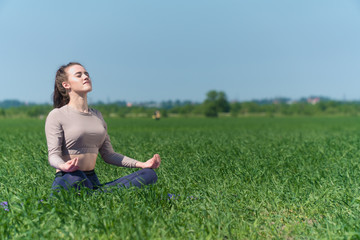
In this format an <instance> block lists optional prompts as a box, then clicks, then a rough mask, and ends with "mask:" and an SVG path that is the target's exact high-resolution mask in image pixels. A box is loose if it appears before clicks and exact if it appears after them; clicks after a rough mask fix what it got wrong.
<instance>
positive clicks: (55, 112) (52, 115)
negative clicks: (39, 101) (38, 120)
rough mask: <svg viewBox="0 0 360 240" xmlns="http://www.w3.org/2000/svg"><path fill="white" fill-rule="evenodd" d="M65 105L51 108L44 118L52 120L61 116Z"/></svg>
mask: <svg viewBox="0 0 360 240" xmlns="http://www.w3.org/2000/svg"><path fill="white" fill-rule="evenodd" d="M65 106H66V105H65ZM65 106H63V107H60V108H54V109H53V110H51V111H50V112H49V114H48V115H47V117H46V119H47V120H50V119H51V120H53V119H54V120H56V119H59V118H61V115H63V112H64V108H65Z"/></svg>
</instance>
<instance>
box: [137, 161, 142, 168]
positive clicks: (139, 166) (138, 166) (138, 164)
mask: <svg viewBox="0 0 360 240" xmlns="http://www.w3.org/2000/svg"><path fill="white" fill-rule="evenodd" d="M135 167H136V168H144V163H143V162H140V161H137V162H136V163H135Z"/></svg>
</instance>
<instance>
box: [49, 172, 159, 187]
mask: <svg viewBox="0 0 360 240" xmlns="http://www.w3.org/2000/svg"><path fill="white" fill-rule="evenodd" d="M156 180H157V175H156V173H155V171H154V170H153V169H150V168H145V169H141V170H139V171H137V172H133V173H131V174H129V175H127V176H125V177H121V178H118V179H116V180H114V181H112V182H108V183H104V184H101V183H100V181H99V179H98V177H97V175H96V173H95V171H94V170H92V171H80V170H77V171H75V172H62V171H61V172H57V173H56V174H55V179H54V182H53V184H52V189H53V190H57V189H60V188H64V189H66V190H68V189H69V188H75V189H81V188H84V187H85V188H90V189H94V190H95V189H98V188H101V189H102V190H104V191H106V188H107V187H109V186H117V187H125V188H128V187H130V186H136V187H139V188H141V187H142V186H144V185H148V184H154V183H155V182H156Z"/></svg>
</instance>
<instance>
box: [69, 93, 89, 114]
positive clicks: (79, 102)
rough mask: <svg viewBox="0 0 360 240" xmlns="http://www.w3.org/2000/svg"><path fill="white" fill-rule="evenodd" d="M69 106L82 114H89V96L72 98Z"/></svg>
mask: <svg viewBox="0 0 360 240" xmlns="http://www.w3.org/2000/svg"><path fill="white" fill-rule="evenodd" d="M68 105H69V106H70V107H72V108H74V109H76V110H78V111H80V112H84V113H88V112H89V106H88V103H87V95H85V96H79V95H77V96H71V97H70V101H69V103H68Z"/></svg>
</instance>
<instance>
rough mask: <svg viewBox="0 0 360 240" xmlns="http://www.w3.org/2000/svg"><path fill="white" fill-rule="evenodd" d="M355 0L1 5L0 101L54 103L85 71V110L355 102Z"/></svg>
mask: <svg viewBox="0 0 360 240" xmlns="http://www.w3.org/2000/svg"><path fill="white" fill-rule="evenodd" d="M359 44H360V1H358V0H315V1H314V0H291V1H289V0H272V1H270V0H244V1H242V0H191V1H190V0H181V1H176V0H174V1H168V0H152V1H140V0H137V1H130V0H127V1H125V0H118V1H115V0H112V1H110V0H105V1H95V0H88V1H80V0H78V1H68V0H63V1H46V0H38V1H36V0H34V1H26V0H23V1H21V0H15V1H10V0H8V1H7V0H0V73H1V76H0V82H1V87H0V101H1V100H4V99H18V100H22V101H27V102H37V103H42V102H50V101H51V93H52V91H53V85H54V76H55V72H56V70H57V68H58V67H59V66H61V65H62V64H65V63H68V62H70V61H78V62H80V63H82V64H83V65H84V66H85V67H86V68H87V70H88V71H89V72H90V75H91V77H92V80H93V87H94V88H93V91H92V92H91V93H90V94H89V99H90V101H92V102H95V101H98V100H102V101H105V102H106V101H115V100H125V101H129V102H140V101H151V100H153V101H162V100H176V99H179V100H191V101H203V100H204V98H205V95H206V92H208V91H209V90H212V89H214V90H219V91H224V92H225V93H226V94H227V96H228V99H229V100H240V101H244V100H252V99H261V98H274V97H289V98H292V99H297V98H300V97H306V96H310V95H321V96H327V97H331V98H334V99H339V100H342V99H344V98H345V99H347V100H359V99H360V47H359Z"/></svg>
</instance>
